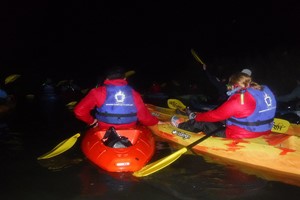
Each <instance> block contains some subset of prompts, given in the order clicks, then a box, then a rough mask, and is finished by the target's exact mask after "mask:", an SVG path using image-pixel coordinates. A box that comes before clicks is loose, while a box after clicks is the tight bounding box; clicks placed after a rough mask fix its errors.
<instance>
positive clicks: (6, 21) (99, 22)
mask: <svg viewBox="0 0 300 200" xmlns="http://www.w3.org/2000/svg"><path fill="white" fill-rule="evenodd" d="M153 2H156V1H150V0H146V1H143V0H139V1H125V0H123V1H113V0H111V1H101V0H97V1H96V0H94V1H87V0H85V1H84V0H73V1H53V0H51V1H50V0H49V1H46V0H29V1H20V0H19V1H14V0H13V1H8V2H6V3H3V2H2V3H1V4H2V5H1V7H0V9H1V10H0V16H1V31H0V36H1V45H0V49H1V60H0V67H1V73H2V74H1V77H3V76H5V75H7V74H10V73H22V74H36V75H41V76H57V77H58V78H64V77H66V76H69V77H75V78H79V77H80V78H82V77H92V76H95V75H96V74H101V72H102V71H103V69H104V68H106V67H109V66H111V65H123V66H125V67H126V68H127V69H134V70H136V72H137V74H136V76H138V75H139V76H140V77H143V76H145V75H146V74H147V75H148V76H150V77H153V79H166V77H168V78H169V77H170V76H181V75H184V76H188V75H189V74H191V75H194V76H195V73H198V71H197V70H198V68H199V64H198V63H196V61H195V60H194V58H193V57H192V56H191V53H190V49H191V48H194V49H195V50H196V51H197V52H198V54H199V55H201V58H202V59H203V60H204V61H205V62H206V63H207V65H208V66H209V67H210V69H213V70H214V71H215V72H216V73H226V72H228V73H230V72H231V71H233V70H235V69H242V68H243V67H245V66H250V68H251V67H252V69H253V70H254V72H255V71H256V72H257V77H258V78H259V77H262V76H264V77H265V74H264V73H267V72H265V70H264V71H262V68H264V69H268V70H270V69H275V72H274V71H273V72H274V73H282V71H280V70H282V68H284V69H285V71H288V70H294V69H296V68H297V67H298V68H299V62H298V61H299V59H297V58H300V56H299V55H300V54H299V52H300V50H299V43H300V39H299V36H300V23H299V22H300V3H299V2H300V1H297V0H294V1H292V0H286V1H278V0H273V1H263V0H261V1H253V0H252V1H241V0H229V1H221V0H220V1H216V0H210V1H208V0H206V1H202V0H198V1H192V0H186V1H180V0H178V1H163V0H162V1H157V3H153ZM287 56H288V57H287ZM273 57H274V58H276V59H277V60H276V61H275V60H274V59H273V60H272V58H273ZM279 57H282V59H279ZM291 59H292V60H293V62H291V61H290V60H291ZM270 60H272V61H270ZM286 60H289V62H287V61H286ZM274 63H276V65H277V63H280V64H278V65H282V66H281V67H279V66H276V67H275V68H274ZM283 65H284V66H283ZM286 65H288V66H286ZM220 66H221V67H220ZM224 67H226V70H224ZM77 68H78V69H77ZM220 68H221V69H222V68H223V70H220V72H218V70H219V69H220ZM162 70H165V71H167V72H169V73H168V74H163V73H162ZM193 70H194V71H193ZM276 70H279V71H276ZM224 71H225V72H224ZM178 72H180V73H178ZM181 72H185V73H184V74H183V73H181ZM194 72H195V73H194ZM298 72H299V70H298ZM200 73H201V72H200ZM66 78H68V77H66Z"/></svg>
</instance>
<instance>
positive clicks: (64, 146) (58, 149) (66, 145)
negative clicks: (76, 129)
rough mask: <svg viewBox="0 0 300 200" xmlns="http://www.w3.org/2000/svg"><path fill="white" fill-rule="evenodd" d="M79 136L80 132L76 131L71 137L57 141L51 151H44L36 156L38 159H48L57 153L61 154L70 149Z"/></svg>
mask: <svg viewBox="0 0 300 200" xmlns="http://www.w3.org/2000/svg"><path fill="white" fill-rule="evenodd" d="M79 136H80V133H76V134H75V135H73V136H72V137H70V138H68V139H65V140H64V141H62V142H61V143H59V144H58V145H56V146H55V147H54V148H53V149H52V150H51V151H49V152H47V153H45V154H44V155H42V156H40V157H38V158H37V159H38V160H41V159H48V158H52V157H54V156H57V155H59V154H62V153H63V152H65V151H67V150H68V149H70V148H71V147H72V146H73V145H74V144H75V143H76V141H77V138H78V137H79Z"/></svg>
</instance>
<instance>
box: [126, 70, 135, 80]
mask: <svg viewBox="0 0 300 200" xmlns="http://www.w3.org/2000/svg"><path fill="white" fill-rule="evenodd" d="M133 74H135V71H134V70H130V71H128V72H126V73H125V77H126V78H128V77H129V76H132V75H133Z"/></svg>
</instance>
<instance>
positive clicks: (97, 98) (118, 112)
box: [74, 67, 158, 129]
mask: <svg viewBox="0 0 300 200" xmlns="http://www.w3.org/2000/svg"><path fill="white" fill-rule="evenodd" d="M91 113H94V115H92V114H91ZM74 114H75V117H76V118H77V119H79V120H81V121H83V122H85V123H86V124H88V125H89V126H90V127H97V126H99V127H100V128H104V129H106V128H107V129H108V128H109V127H111V126H113V127H114V128H115V129H127V128H131V127H134V126H135V125H136V124H137V123H138V122H139V123H141V124H142V125H145V126H148V127H150V128H151V126H154V125H156V124H158V119H157V118H156V117H155V116H153V115H151V113H150V111H149V110H148V109H147V107H146V105H145V103H144V102H143V99H142V97H141V95H140V94H139V93H138V92H137V91H135V90H134V89H133V88H132V87H131V86H129V85H128V82H127V80H126V77H125V71H124V69H123V68H121V67H116V68H111V69H110V70H108V71H107V73H106V79H105V80H104V82H103V85H102V86H99V87H97V88H93V89H91V90H90V92H89V93H88V94H87V95H86V96H85V97H83V98H82V99H81V101H80V102H79V103H78V104H77V105H76V106H75V107H74Z"/></svg>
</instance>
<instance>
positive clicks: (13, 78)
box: [4, 74, 21, 85]
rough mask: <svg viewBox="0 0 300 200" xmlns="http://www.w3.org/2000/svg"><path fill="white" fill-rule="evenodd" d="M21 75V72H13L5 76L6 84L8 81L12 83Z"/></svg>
mask: <svg viewBox="0 0 300 200" xmlns="http://www.w3.org/2000/svg"><path fill="white" fill-rule="evenodd" d="M20 76H21V75H20V74H12V75H9V76H8V77H6V78H5V81H4V82H5V85H6V84H8V83H12V82H14V81H15V80H17V79H18V78H19V77H20Z"/></svg>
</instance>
